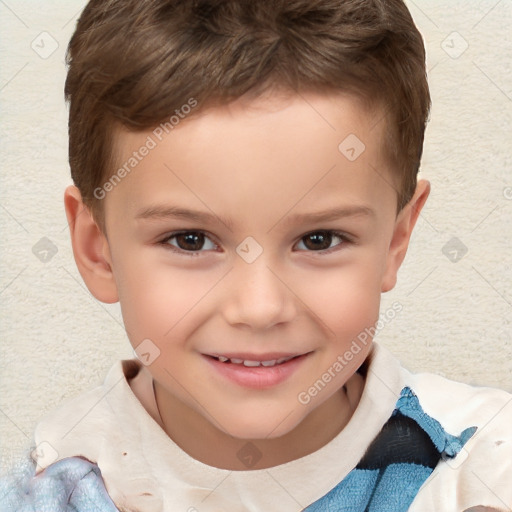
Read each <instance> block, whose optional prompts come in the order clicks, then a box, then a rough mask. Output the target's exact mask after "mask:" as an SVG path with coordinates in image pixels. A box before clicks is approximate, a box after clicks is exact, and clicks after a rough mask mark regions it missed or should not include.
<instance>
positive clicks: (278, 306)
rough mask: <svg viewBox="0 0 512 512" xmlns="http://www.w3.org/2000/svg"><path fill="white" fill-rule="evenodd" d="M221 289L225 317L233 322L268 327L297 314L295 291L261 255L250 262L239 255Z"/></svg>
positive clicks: (255, 326)
mask: <svg viewBox="0 0 512 512" xmlns="http://www.w3.org/2000/svg"><path fill="white" fill-rule="evenodd" d="M224 293H225V297H226V298H225V301H224V307H223V310H224V317H225V319H226V321H227V322H228V323H229V324H231V325H233V326H238V327H241V326H244V327H245V328H247V329H249V328H250V329H253V330H267V329H270V328H271V327H273V326H275V325H278V324H285V323H287V322H290V321H291V320H292V319H293V318H294V317H295V316H296V314H297V302H296V300H297V299H296V297H295V295H294V293H293V292H292V290H291V289H290V288H289V287H288V285H287V283H286V280H285V279H284V278H283V277H282V276H280V275H279V272H277V271H276V270H273V269H272V268H270V267H269V265H268V261H267V260H266V259H265V258H264V257H263V255H262V256H260V257H259V258H258V259H257V260H256V261H255V262H253V263H246V262H245V261H244V260H242V259H239V260H238V261H237V262H236V263H235V267H234V269H233V271H232V272H230V279H229V281H228V282H227V283H225V289H224Z"/></svg>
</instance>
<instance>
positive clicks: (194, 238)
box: [161, 231, 216, 253]
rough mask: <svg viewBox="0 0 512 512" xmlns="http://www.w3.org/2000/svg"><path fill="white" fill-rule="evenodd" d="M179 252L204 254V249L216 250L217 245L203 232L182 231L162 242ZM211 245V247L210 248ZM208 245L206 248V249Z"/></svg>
mask: <svg viewBox="0 0 512 512" xmlns="http://www.w3.org/2000/svg"><path fill="white" fill-rule="evenodd" d="M161 243H162V244H164V245H167V246H170V248H171V249H173V250H175V251H177V252H180V251H182V252H188V253H194V252H203V251H202V250H203V249H215V248H216V245H215V244H214V243H213V242H212V241H211V240H210V239H209V237H207V236H206V235H205V234H204V233H202V232H201V231H182V232H181V233H174V234H172V235H170V236H168V237H167V238H166V239H165V240H163V241H162V242H161ZM208 244H209V246H208ZM205 245H206V247H205Z"/></svg>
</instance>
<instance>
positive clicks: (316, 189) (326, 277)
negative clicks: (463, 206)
mask: <svg viewBox="0 0 512 512" xmlns="http://www.w3.org/2000/svg"><path fill="white" fill-rule="evenodd" d="M379 119H382V114H381V113H377V112H375V113H373V114H371V113H368V112H366V111H365V110H363V109H362V107H361V106H360V105H359V103H358V102H356V101H355V100H354V99H352V98H350V97H341V96H339V97H338V96H313V95H308V96H304V97H301V96H295V97H293V98H291V99H288V100H286V99H284V98H278V97H272V99H271V98H267V99H266V100H264V99H261V100H259V101H257V102H252V103H251V104H250V108H248V104H244V103H242V102H241V101H238V102H236V103H234V104H231V105H230V106H224V107H219V108H214V109H211V110H208V111H205V112H204V113H202V114H201V115H199V116H196V117H191V118H190V119H186V120H184V121H182V122H181V124H179V125H178V126H177V127H176V128H174V129H173V130H172V132H170V134H169V135H164V136H163V137H161V136H160V138H161V139H162V140H159V138H158V137H157V136H156V135H155V133H158V134H160V132H161V130H160V131H158V132H155V133H153V132H151V131H149V132H146V133H135V134H134V133H131V134H129V133H123V134H122V135H121V136H120V139H119V141H120V145H119V148H120V149H119V162H121V165H123V163H124V162H127V161H128V160H129V159H130V157H133V156H134V155H133V152H134V151H137V152H138V155H139V157H141V153H142V152H140V151H139V148H141V146H144V145H146V146H148V145H149V146H153V143H152V142H149V139H148V136H150V137H151V139H152V141H154V142H155V143H156V147H154V148H152V149H150V150H149V151H148V152H147V153H148V154H147V156H145V157H141V159H140V162H138V164H137V165H136V167H135V168H133V170H132V171H131V172H130V173H129V174H128V175H127V176H126V177H124V178H123V179H122V180H121V182H120V183H119V184H117V185H116V186H115V187H113V190H111V191H110V192H108V193H107V195H106V198H105V199H104V207H105V215H106V231H107V236H108V244H109V250H110V253H109V254H108V259H109V262H110V263H111V267H112V269H113V277H114V279H115V287H116V290H117V294H118V297H119V300H120V303H121V307H122V313H123V318H124V322H125V325H126V330H127V332H128V335H129V338H130V341H131V344H132V345H133V347H137V346H139V344H141V343H145V345H143V346H144V347H145V352H147V353H148V354H149V355H146V356H145V358H146V359H147V360H148V361H149V362H150V361H152V362H151V364H150V365H149V366H148V369H149V371H150V372H151V373H152V375H153V377H154V379H155V380H156V381H157V382H158V384H159V386H160V388H161V389H165V392H166V399H167V400H168V403H169V406H170V407H172V403H176V404H178V403H179V404H180V407H181V408H182V409H183V408H185V409H186V410H189V411H191V417H194V418H199V419H200V420H201V421H204V420H207V421H208V422H209V423H210V424H213V425H214V426H216V427H217V428H218V429H220V430H221V431H223V432H225V433H227V434H230V435H232V436H235V437H240V438H251V439H263V438H274V437H277V436H281V435H283V434H286V433H287V432H290V431H291V430H292V429H293V428H295V427H296V426H297V425H299V424H300V423H301V422H302V420H304V419H305V418H306V416H308V415H310V414H313V415H315V414H316V415H317V416H318V418H317V419H318V421H328V420H329V418H330V417H331V415H333V414H335V413H336V406H337V405H336V404H337V403H338V402H339V400H338V398H337V391H338V390H339V389H340V388H341V387H342V386H343V385H344V384H345V383H346V381H347V380H348V379H349V378H350V377H351V376H352V375H353V374H354V372H355V371H356V370H357V368H358V367H359V366H360V365H361V363H362V362H363V361H364V359H365V357H366V356H367V354H368V351H369V349H370V345H371V343H370V340H371V338H370V337H368V338H367V340H366V343H363V342H361V341H357V340H358V336H359V335H360V334H361V333H364V332H365V329H369V328H371V327H373V326H374V325H375V323H376V322H377V320H378V315H379V303H380V295H381V292H383V291H387V290H389V289H390V288H392V287H393V286H394V282H395V276H396V271H397V269H398V267H399V265H400V263H401V261H402V259H403V256H404V255H405V250H406V246H407V242H408V239H409V235H410V230H412V225H414V221H415V218H414V219H413V220H412V222H409V220H407V219H406V220H402V221H401V219H403V217H402V214H400V215H399V216H398V218H397V216H396V201H397V192H396V190H395V188H394V186H393V183H394V179H393V177H392V173H391V171H390V169H389V168H387V163H386V162H387V161H386V159H385V158H384V154H383V152H382V148H381V140H382V137H383V133H384V130H385V123H384V122H383V121H382V120H381V121H380V122H379ZM351 134H355V135H356V136H357V137H358V139H359V140H360V141H362V143H364V145H365V150H364V151H363V152H362V153H361V154H359V153H360V151H361V148H362V146H361V145H360V144H361V143H360V142H358V141H357V140H356V139H355V138H354V137H353V135H351ZM347 137H350V138H349V139H347V141H346V142H345V143H344V145H343V146H342V149H341V150H340V149H339V145H340V143H342V141H344V140H345V139H346V138H347ZM351 148H353V150H352V149H351ZM143 152H144V153H146V152H145V151H143ZM347 157H349V158H347ZM137 158H138V157H137ZM132 163H133V162H132ZM425 198H426V197H425ZM418 211H419V210H418ZM192 212H194V214H193V213H192ZM315 216H316V219H315ZM176 232H187V233H188V236H186V235H182V236H176V237H172V235H173V234H174V233H176ZM334 232H337V233H340V235H337V234H334ZM107 253H108V251H107ZM362 338H364V336H360V338H359V339H360V340H361V339H362ZM144 340H151V341H150V342H148V341H144ZM354 340H356V345H354V344H353V342H354ZM347 351H348V352H350V353H351V356H350V355H348V356H347V355H346V354H347ZM158 353H159V355H158ZM214 355H215V356H225V357H228V358H229V357H231V358H235V359H244V360H251V361H272V360H276V359H280V358H284V357H291V356H294V357H295V356H300V357H297V359H295V360H292V361H289V362H285V363H282V364H281V365H276V366H273V367H272V366H268V367H266V366H259V367H258V368H253V367H246V366H245V365H244V364H236V363H233V362H229V361H228V362H220V361H218V360H216V359H214V358H213V357H212V356H214ZM153 359H154V360H153ZM340 359H341V361H342V362H340ZM336 362H338V364H336ZM249 364H252V363H249ZM268 364H271V363H268ZM326 373H328V374H329V376H330V377H329V376H327V377H325V374H326ZM319 379H320V380H321V381H322V382H321V383H320V384H318V381H319ZM315 383H316V388H314V389H313V390H311V389H310V388H312V387H315ZM315 389H316V392H315ZM320 405H323V407H319V406H320ZM182 409H181V410H182ZM198 421H199V420H198Z"/></svg>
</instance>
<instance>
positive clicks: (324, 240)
mask: <svg viewBox="0 0 512 512" xmlns="http://www.w3.org/2000/svg"><path fill="white" fill-rule="evenodd" d="M303 240H304V245H305V246H306V247H307V248H308V249H311V250H313V251H315V250H317V251H323V250H325V249H329V246H330V245H331V242H332V234H331V233H329V232H328V231H318V232H317V233H311V234H309V235H306V236H305V237H304V238H303Z"/></svg>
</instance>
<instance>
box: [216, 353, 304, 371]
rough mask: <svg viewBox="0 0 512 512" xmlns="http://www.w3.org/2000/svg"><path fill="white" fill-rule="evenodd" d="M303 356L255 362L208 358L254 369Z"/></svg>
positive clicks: (279, 363) (219, 357)
mask: <svg viewBox="0 0 512 512" xmlns="http://www.w3.org/2000/svg"><path fill="white" fill-rule="evenodd" d="M303 355H305V354H299V355H296V356H289V357H281V358H279V359H269V360H267V361H255V360H251V359H238V358H234V357H232V358H229V357H226V356H214V355H209V356H208V357H211V358H212V359H216V360H217V361H219V362H221V363H224V364H237V365H240V366H247V367H250V368H256V367H258V366H264V367H272V366H279V365H281V364H284V363H286V362H288V361H291V360H292V359H297V358H298V357H302V356H303Z"/></svg>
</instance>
